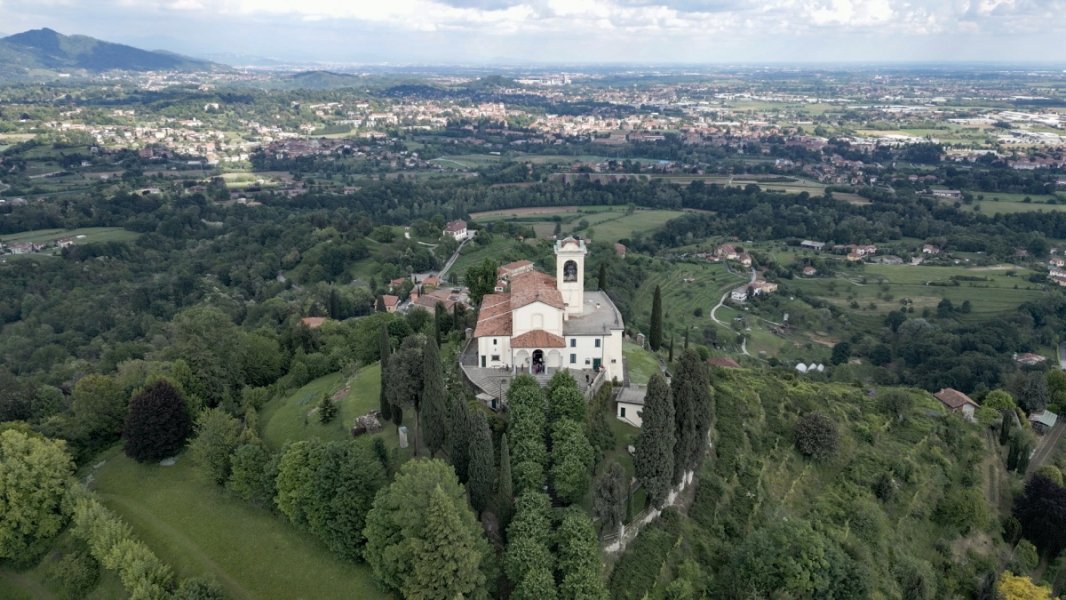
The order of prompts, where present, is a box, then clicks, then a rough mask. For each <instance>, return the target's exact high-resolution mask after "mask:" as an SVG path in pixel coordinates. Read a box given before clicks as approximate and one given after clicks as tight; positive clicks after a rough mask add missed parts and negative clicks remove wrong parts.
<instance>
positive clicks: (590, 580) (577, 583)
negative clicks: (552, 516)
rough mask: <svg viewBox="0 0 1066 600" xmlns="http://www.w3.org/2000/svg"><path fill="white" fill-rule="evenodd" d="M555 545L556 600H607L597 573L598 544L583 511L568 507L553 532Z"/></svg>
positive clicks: (598, 567) (601, 577)
mask: <svg viewBox="0 0 1066 600" xmlns="http://www.w3.org/2000/svg"><path fill="white" fill-rule="evenodd" d="M556 542H557V544H558V548H559V574H560V579H561V582H560V586H559V598H560V600H607V599H608V597H609V596H608V594H607V586H606V585H604V582H603V576H602V575H600V571H601V566H600V544H599V541H598V540H597V539H596V530H595V529H594V528H593V526H592V521H591V520H590V519H589V516H588V515H587V514H586V513H585V511H583V510H580V509H578V508H576V507H570V508H569V509H567V510H566V511H565V512H564V513H563V518H562V519H561V521H560V522H559V530H558V531H557V532H556Z"/></svg>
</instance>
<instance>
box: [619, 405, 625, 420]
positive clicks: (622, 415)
mask: <svg viewBox="0 0 1066 600" xmlns="http://www.w3.org/2000/svg"><path fill="white" fill-rule="evenodd" d="M618 416H619V417H622V418H623V419H624V418H626V407H624V406H619V407H618Z"/></svg>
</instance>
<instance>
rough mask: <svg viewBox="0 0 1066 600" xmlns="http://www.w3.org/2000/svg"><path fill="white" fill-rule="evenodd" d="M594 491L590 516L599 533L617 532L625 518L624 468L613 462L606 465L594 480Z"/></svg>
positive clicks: (627, 483)
mask: <svg viewBox="0 0 1066 600" xmlns="http://www.w3.org/2000/svg"><path fill="white" fill-rule="evenodd" d="M595 490H596V491H595V493H596V495H595V496H594V497H593V498H592V516H593V517H595V518H596V521H597V522H598V523H599V528H600V533H604V532H616V531H618V527H619V526H620V525H622V522H623V521H624V520H625V518H626V497H627V496H628V494H629V481H628V478H627V477H626V470H625V468H623V467H622V465H620V464H618V461H615V460H612V461H610V462H609V463H607V467H606V468H604V470H603V473H602V474H601V475H600V477H599V479H597V480H596V486H595Z"/></svg>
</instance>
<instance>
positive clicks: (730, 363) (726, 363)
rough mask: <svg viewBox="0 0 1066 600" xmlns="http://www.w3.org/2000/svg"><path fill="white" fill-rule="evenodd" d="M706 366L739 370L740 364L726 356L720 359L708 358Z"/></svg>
mask: <svg viewBox="0 0 1066 600" xmlns="http://www.w3.org/2000/svg"><path fill="white" fill-rule="evenodd" d="M707 364H709V365H713V366H716V367H725V368H727V369H739V368H740V363H738V362H737V361H735V360H733V359H732V358H729V357H728V356H720V357H717V358H708V359H707Z"/></svg>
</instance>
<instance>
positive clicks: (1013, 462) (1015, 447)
mask: <svg viewBox="0 0 1066 600" xmlns="http://www.w3.org/2000/svg"><path fill="white" fill-rule="evenodd" d="M1019 437H1020V436H1017V435H1016V436H1012V437H1011V438H1010V450H1009V451H1007V470H1008V471H1013V470H1015V469H1016V468H1018V455H1019V454H1020V453H1021V448H1022V446H1021V442H1020V441H1019V439H1018V438H1019Z"/></svg>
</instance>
